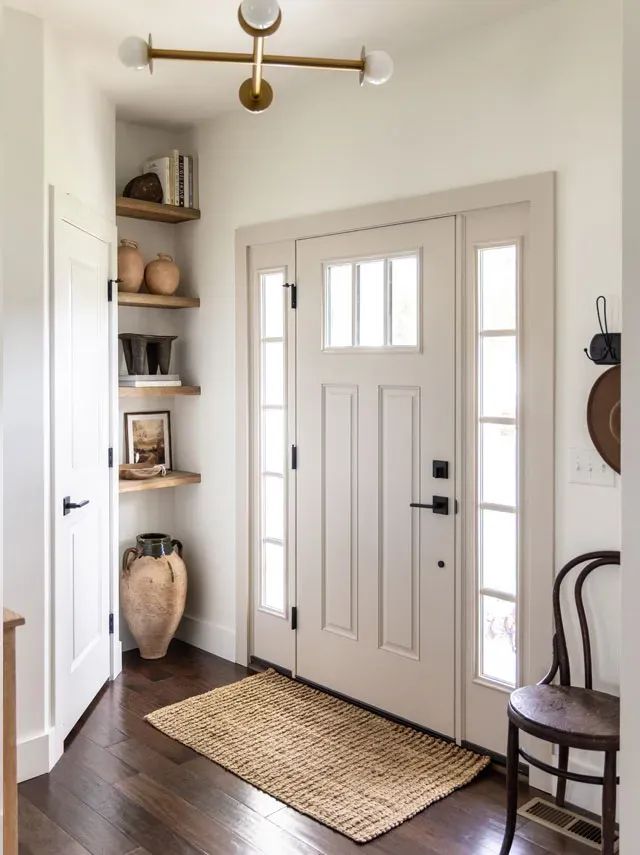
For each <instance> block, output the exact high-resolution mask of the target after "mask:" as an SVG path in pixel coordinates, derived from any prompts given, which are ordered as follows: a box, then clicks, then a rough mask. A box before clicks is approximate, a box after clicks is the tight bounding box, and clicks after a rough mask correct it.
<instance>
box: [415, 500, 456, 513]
mask: <svg viewBox="0 0 640 855" xmlns="http://www.w3.org/2000/svg"><path fill="white" fill-rule="evenodd" d="M409 507H410V508H429V509H431V510H432V511H433V513H434V514H444V515H447V514H448V513H449V498H448V497H447V496H434V497H433V499H432V504H430V505H425V504H423V503H422V502H411V503H410V504H409Z"/></svg>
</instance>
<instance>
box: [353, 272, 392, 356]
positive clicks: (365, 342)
mask: <svg viewBox="0 0 640 855" xmlns="http://www.w3.org/2000/svg"><path fill="white" fill-rule="evenodd" d="M356 269H357V277H358V331H359V341H358V344H359V345H361V346H362V347H382V345H383V344H384V316H385V304H384V261H382V260H381V259H380V260H377V261H362V262H360V264H358V265H357V266H356Z"/></svg>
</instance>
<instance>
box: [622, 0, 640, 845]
mask: <svg viewBox="0 0 640 855" xmlns="http://www.w3.org/2000/svg"><path fill="white" fill-rule="evenodd" d="M623 111H624V112H623V123H624V137H623V165H622V170H623V171H622V175H623V191H622V200H623V221H624V230H623V260H622V264H623V271H622V272H623V310H624V328H625V340H624V367H623V372H622V434H623V436H622V471H623V472H624V490H623V514H622V548H623V556H624V569H623V581H622V594H623V597H622V641H623V647H622V668H621V671H622V674H621V676H622V753H621V758H622V768H621V770H620V778H621V787H620V794H621V804H620V820H621V838H620V848H621V851H623V852H634V851H635V849H636V848H637V846H638V838H639V836H640V831H639V829H640V817H639V816H638V793H640V680H638V650H640V621H638V603H640V573H639V572H638V567H639V566H640V526H639V525H638V514H639V513H640V455H639V454H638V436H640V376H639V371H640V369H639V366H640V335H639V332H640V287H639V283H640V242H639V241H638V235H639V234H640V161H639V160H638V151H640V4H638V2H637V0H624V100H623Z"/></svg>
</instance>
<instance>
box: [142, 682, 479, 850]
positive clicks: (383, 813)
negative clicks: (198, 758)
mask: <svg viewBox="0 0 640 855" xmlns="http://www.w3.org/2000/svg"><path fill="white" fill-rule="evenodd" d="M146 719H147V721H148V722H150V723H151V724H152V725H153V726H154V727H157V728H158V730H161V731H162V732H163V733H166V734H167V736H170V737H172V738H173V739H177V740H178V741H179V742H182V743H183V744H184V745H188V746H189V747H190V748H193V749H194V750H195V751H197V752H199V753H200V754H203V755H204V756H205V757H208V758H209V759H210V760H213V761H214V762H215V763H219V764H220V765H221V766H224V767H225V768H226V769H229V770H230V771H231V772H234V773H235V774H236V775H239V776H240V777H241V778H244V780H245V781H248V782H249V783H250V784H253V785H254V786H256V787H259V788H260V789H261V790H264V791H265V792H266V793H269V795H271V796H274V797H275V798H276V799H279V800H280V801H282V802H285V803H286V804H288V805H290V806H291V807H293V808H295V809H296V810H297V811H300V812H301V813H304V814H307V815H308V816H311V817H313V818H314V819H317V820H319V821H320V822H322V823H324V824H325V825H328V826H329V827H330V828H333V829H335V830H336V831H340V832H342V834H345V835H346V836H347V837H350V838H351V839H352V840H355V841H356V842H358V843H365V842H366V841H368V840H372V839H373V838H374V837H378V835H380V834H383V833H384V832H385V831H388V830H389V829H391V828H394V827H395V826H396V825H400V823H402V822H404V821H405V820H406V819H409V818H410V817H412V816H414V815H415V814H416V813H418V812H419V811H421V810H423V809H424V808H425V807H427V806H428V805H430V804H432V803H433V802H435V801H438V800H439V799H442V798H444V797H445V796H448V795H450V794H451V793H452V792H453V791H454V790H456V789H457V788H458V787H462V786H464V785H465V784H468V783H469V782H470V781H472V780H473V779H474V778H475V777H476V775H478V773H479V772H480V771H481V770H482V769H484V768H485V766H487V764H488V763H489V758H488V757H480V756H478V755H477V754H473V753H472V752H470V751H465V750H464V749H462V748H459V747H458V746H457V745H453V744H451V743H448V742H444V741H442V740H439V739H434V738H433V737H430V736H426V735H425V734H423V733H420V732H418V731H416V730H413V729H412V728H410V727H405V726H404V725H399V724H395V723H394V722H391V721H388V720H387V719H385V718H382V717H381V716H378V715H375V714H374V713H370V712H367V711H366V710H362V709H360V708H359V707H355V706H353V705H352V704H349V703H346V702H344V701H341V700H338V699H337V698H334V697H332V696H331V695H327V694H325V693H324V692H320V691H317V690H316V689H312V688H309V687H308V686H305V685H303V684H301V683H296V682H295V681H293V680H290V679H288V678H287V677H283V676H282V675H280V674H277V673H276V672H275V671H266V672H265V673H262V674H257V675H256V676H252V677H247V678H246V679H244V680H241V681H240V682H237V683H232V684H230V685H228V686H223V687H222V688H219V689H214V690H213V691H211V692H207V693H206V694H204V695H197V696H196V697H193V698H189V699H188V700H186V701H181V702H180V703H177V704H172V705H171V706H168V707H164V708H163V709H159V710H156V711H155V712H152V713H151V714H150V715H148V716H147V717H146Z"/></svg>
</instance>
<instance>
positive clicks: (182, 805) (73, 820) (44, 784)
mask: <svg viewBox="0 0 640 855" xmlns="http://www.w3.org/2000/svg"><path fill="white" fill-rule="evenodd" d="M247 673H248V672H247V671H246V669H244V668H241V667H239V666H237V665H233V664H232V663H230V662H226V661H224V660H222V659H218V658H217V657H215V656H210V655H209V654H207V653H203V652H202V651H200V650H196V649H195V648H193V647H189V646H188V645H185V644H182V643H181V642H178V641H174V642H173V643H172V645H171V648H170V650H169V653H168V655H167V657H166V658H165V659H163V660H160V661H158V662H144V661H143V660H141V659H139V657H138V655H137V653H135V652H133V653H127V654H126V655H125V664H124V671H123V673H122V674H121V675H120V676H119V677H118V679H117V680H116V681H115V682H114V683H111V684H109V685H108V687H106V688H105V689H104V690H103V692H102V694H101V695H100V697H99V698H98V700H97V702H96V703H95V704H94V705H93V707H92V708H91V709H90V710H89V711H88V713H87V715H86V716H85V718H84V720H83V721H82V722H80V724H79V725H78V726H77V727H76V729H75V731H74V732H73V734H72V735H71V737H70V739H69V740H68V748H67V750H66V752H65V754H64V756H63V757H62V759H61V760H60V762H59V763H58V764H57V765H56V767H55V768H54V770H53V771H52V772H51V774H50V775H42V776H41V777H39V778H34V779H32V780H31V781H26V782H25V783H23V784H21V785H20V853H21V855H45V853H46V855H87V853H92V855H155V853H158V855H193V853H203V852H204V853H211V855H249V853H266V855H297V853H300V855H318V853H325V855H351V853H355V852H360V853H362V852H366V853H367V855H474V853H475V855H496V853H498V852H499V850H500V843H501V841H502V830H503V821H504V807H503V805H504V778H503V776H502V775H501V774H499V773H497V772H488V773H486V774H485V775H483V776H482V777H481V778H479V779H478V780H477V781H475V782H474V783H473V784H471V785H469V786H468V787H465V788H464V789H462V790H459V791H458V792H456V793H454V794H453V795H452V796H450V797H449V798H446V799H444V800H443V801H441V802H438V803H437V804H435V805H432V806H431V807H430V808H428V809H427V810H425V811H423V812H422V813H421V814H419V815H418V816H416V817H414V818H413V819H411V820H409V821H408V822H405V823H404V824H403V825H401V826H399V827H398V828H396V829H394V830H393V831H390V832H389V833H388V834H385V835H383V836H382V837H380V838H378V839H377V840H374V841H372V842H371V843H368V844H366V845H365V846H361V845H358V844H355V843H352V842H351V841H350V840H347V839H346V838H345V837H343V836H342V835H340V834H338V833H336V832H334V831H331V830H330V829H328V828H325V827H324V826H323V825H320V824H319V823H317V822H315V821H314V820H312V819H309V818H307V817H305V816H302V815H301V814H299V813H297V812H296V811H294V810H292V809H291V808H288V807H286V805H283V804H282V803H280V802H278V801H276V799H273V798H271V796H268V795H266V794H265V793H262V792H260V791H259V790H257V789H255V787H252V786H251V785H249V784H247V783H245V782H244V781H242V780H240V779H239V778H237V777H235V775H232V774H231V773H230V772H227V771H225V770H224V769H223V768H221V767H220V766H217V765H215V764H214V763H211V762H210V761H209V760H206V759H205V758H203V757H200V756H198V755H197V754H196V753H194V752H193V751H191V750H190V749H189V748H186V747H185V746H183V745H180V743H178V742H174V741H173V740H171V739H169V738H168V737H166V736H164V735H163V734H161V733H160V732H159V731H157V730H154V728H152V727H151V726H150V725H148V724H146V722H144V721H143V716H144V715H145V714H146V713H148V712H150V711H151V710H153V709H156V708H157V707H160V706H162V705H164V704H168V703H173V702H175V701H178V700H182V699H183V698H187V697H189V696H190V695H195V694H198V693H200V692H203V691H207V690H208V689H211V688H213V687H215V686H221V685H224V684H226V683H230V682H233V681H234V680H238V679H240V678H241V677H244V676H245V675H246V674H247ZM529 797H530V793H529V791H528V790H527V789H526V788H525V787H523V789H522V798H523V800H524V799H526V798H529ZM512 852H513V855H548V853H554V855H589V853H592V852H593V850H592V849H588V848H587V847H584V846H583V845H582V844H576V843H572V842H571V841H568V840H566V839H565V838H563V837H560V836H558V835H556V834H554V833H553V832H551V831H548V830H547V829H544V828H542V827H540V826H537V825H535V824H533V823H530V822H521V824H520V826H519V828H518V833H517V837H516V841H515V843H514V846H513V849H512Z"/></svg>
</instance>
